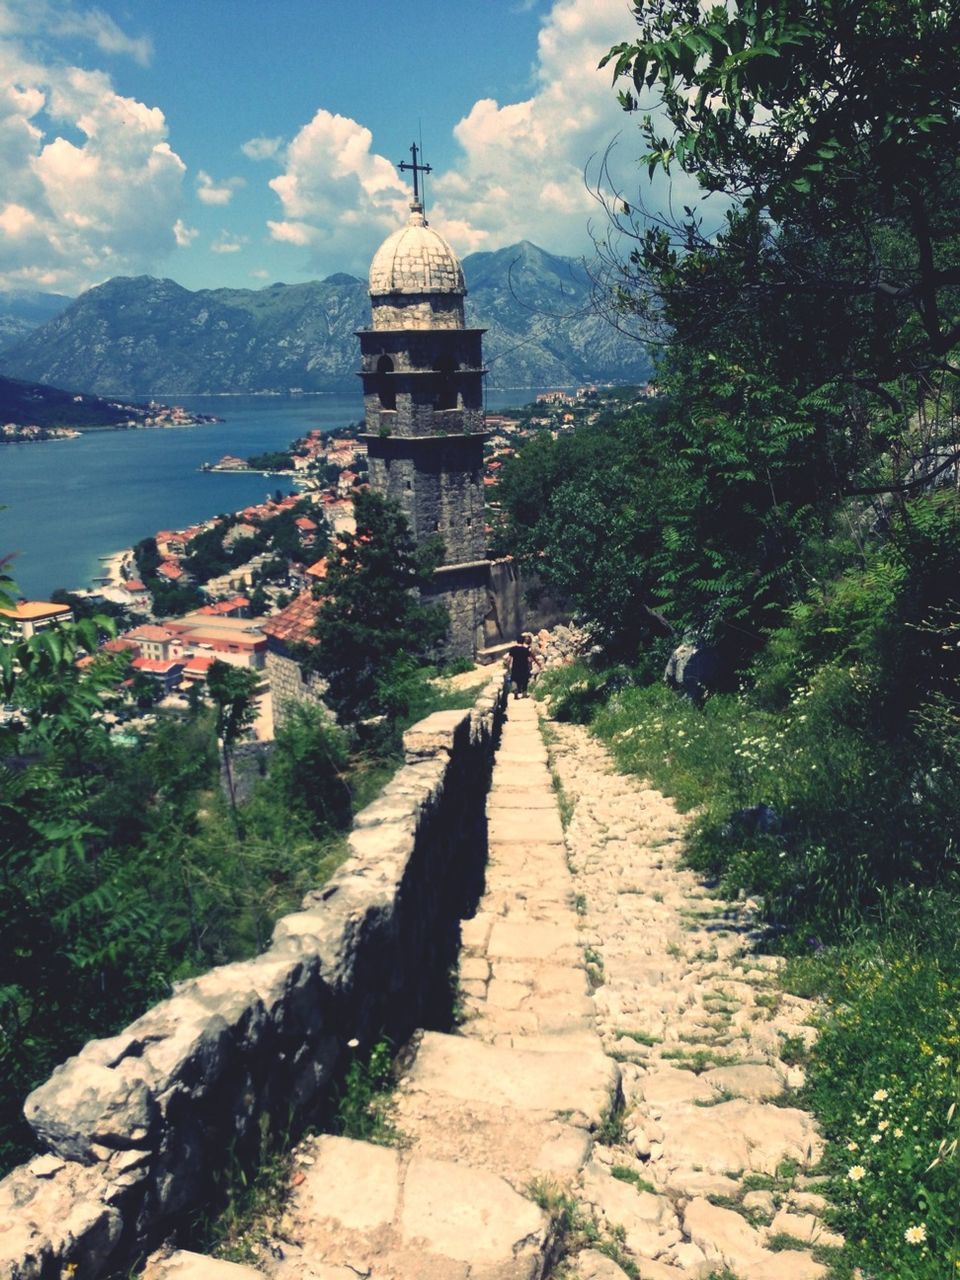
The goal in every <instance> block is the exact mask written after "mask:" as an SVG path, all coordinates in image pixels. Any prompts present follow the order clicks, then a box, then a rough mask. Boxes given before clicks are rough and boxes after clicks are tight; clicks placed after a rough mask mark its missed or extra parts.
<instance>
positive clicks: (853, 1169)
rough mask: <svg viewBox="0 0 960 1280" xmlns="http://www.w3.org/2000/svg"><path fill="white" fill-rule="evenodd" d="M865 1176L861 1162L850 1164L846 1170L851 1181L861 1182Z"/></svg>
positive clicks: (865, 1172)
mask: <svg viewBox="0 0 960 1280" xmlns="http://www.w3.org/2000/svg"><path fill="white" fill-rule="evenodd" d="M866 1176H867V1171H866V1169H865V1168H864V1167H863V1165H862V1164H854V1165H851V1166H850V1168H849V1169H848V1170H847V1177H848V1178H849V1179H850V1181H851V1182H862V1180H863V1179H864V1178H865V1177H866Z"/></svg>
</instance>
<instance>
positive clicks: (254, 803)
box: [0, 494, 482, 1176]
mask: <svg viewBox="0 0 960 1280" xmlns="http://www.w3.org/2000/svg"><path fill="white" fill-rule="evenodd" d="M357 518H358V532H357V534H356V535H344V537H343V539H342V542H341V544H340V545H339V546H338V547H337V548H335V549H334V550H333V551H332V552H331V564H330V578H329V581H330V582H331V583H334V584H337V598H335V599H333V598H331V599H329V600H328V601H327V602H326V604H325V607H324V610H323V616H322V619H321V622H322V628H323V644H322V645H321V646H318V647H317V648H318V652H319V650H321V649H322V654H321V655H320V656H319V657H318V659H317V660H316V665H317V666H318V667H320V668H321V669H322V670H323V673H324V675H325V676H326V678H327V679H328V680H329V682H330V702H331V705H332V706H334V707H335V708H336V710H337V712H338V715H339V720H340V723H339V724H334V723H333V722H332V720H331V717H330V714H329V712H327V711H326V710H325V709H324V708H321V707H318V706H298V707H294V708H292V709H290V708H288V711H289V714H288V716H287V717H286V718H285V720H284V722H283V724H282V725H280V726H279V727H278V728H277V730H276V738H275V741H274V743H273V746H272V750H270V751H269V752H266V751H263V752H261V753H259V754H258V755H257V757H256V761H255V766H254V768H252V769H251V768H249V767H248V769H247V770H246V771H241V770H238V767H237V766H236V752H237V748H238V747H239V746H240V744H242V743H244V742H245V739H246V736H247V729H248V728H249V727H250V726H251V725H252V723H253V721H254V720H255V719H256V712H255V708H254V702H253V700H254V697H255V693H256V690H257V687H258V685H259V683H260V680H261V676H260V673H257V672H255V671H249V670H245V669H243V668H240V667H235V666H228V665H227V664H225V663H214V664H213V665H212V666H211V668H210V672H209V674H208V676H207V681H206V688H205V691H204V692H201V691H200V690H199V689H196V688H194V689H192V690H191V692H190V696H189V700H188V706H186V707H182V708H179V709H170V708H168V707H164V708H157V709H156V711H155V712H154V713H152V714H151V715H150V716H149V717H146V718H143V719H141V718H140V716H139V714H138V708H137V706H136V705H135V704H136V703H137V702H138V700H139V702H140V703H141V704H142V703H144V702H146V704H147V705H151V706H152V705H153V703H155V702H156V689H155V688H154V689H153V690H152V691H148V692H147V693H144V692H143V691H142V689H141V684H142V682H141V681H138V680H137V679H136V678H134V679H133V680H131V679H130V676H131V672H130V670H129V668H128V666H127V664H128V661H129V654H127V655H123V654H120V655H110V654H108V653H106V652H104V651H103V650H101V651H99V652H96V650H97V644H98V642H99V641H102V640H103V639H105V638H106V636H107V634H108V633H109V632H110V630H111V629H112V624H111V623H110V622H109V621H108V620H107V619H105V618H102V617H93V618H91V617H85V618H84V619H83V620H82V621H79V622H77V623H74V624H70V625H63V626H61V627H59V628H56V629H49V630H46V631H41V632H39V633H38V634H36V635H34V636H33V637H31V638H30V639H26V640H23V639H20V638H19V636H18V634H17V633H16V632H15V630H14V628H13V627H12V626H11V624H10V623H9V622H7V620H6V619H4V618H2V617H0V871H2V874H0V937H2V939H3V946H2V947H0V1176H2V1174H3V1173H4V1172H6V1171H7V1170H8V1169H9V1168H10V1167H12V1166H13V1165H15V1164H17V1163H18V1162H19V1161H21V1160H24V1159H26V1158H28V1157H29V1156H30V1155H32V1154H33V1153H34V1148H33V1142H32V1135H31V1133H30V1130H29V1129H28V1127H27V1125H26V1123H25V1122H24V1120H23V1118H22V1114H21V1109H22V1104H23V1100H24V1097H25V1096H26V1094H27V1092H28V1091H29V1090H30V1089H32V1088H34V1087H35V1086H36V1085H38V1084H39V1083H40V1082H41V1081H43V1080H45V1079H46V1078H47V1076H48V1075H49V1074H50V1072H51V1071H52V1069H53V1068H54V1067H55V1066H56V1065H57V1064H58V1063H59V1062H61V1061H63V1060H64V1058H66V1057H67V1056H68V1055H69V1054H73V1053H76V1052H77V1050H78V1049H79V1048H80V1047H81V1046H82V1044H83V1043H84V1041H85V1040H87V1039H89V1038H92V1037H95V1036H104V1035H111V1034H113V1033H114V1032H116V1031H118V1030H119V1029H120V1028H121V1027H122V1026H123V1025H124V1024H125V1023H126V1022H129V1021H130V1020H132V1019H133V1018H134V1017H136V1016H138V1015H139V1014H140V1013H141V1012H143V1010H144V1009H145V1008H146V1007H148V1006H149V1005H150V1004H151V1003H154V1002H155V1001H157V1000H160V999H163V998H165V997H167V996H168V995H170V993H171V987H172V983H173V982H175V981H176V980H177V979H181V978H185V977H188V976H191V975H193V974H196V973H199V972H202V971H203V970H205V969H207V968H209V967H210V966H211V965H215V964H221V963H224V962H228V961H231V960H235V959H239V958H242V957H246V956H249V955H252V954H256V953H257V952H258V951H260V950H261V949H262V948H263V947H264V946H265V945H266V944H267V943H268V942H269V939H270V935H271V931H272V928H273V924H274V922H275V921H276V919H277V918H278V917H279V916H280V915H283V914H284V913H285V912H287V911H290V910H293V909H295V908H296V907H297V905H298V904H299V902H300V900H301V899H302V897H303V894H304V893H305V892H306V891H307V890H308V889H313V888H317V887H318V886H319V885H321V884H323V883H324V881H325V880H326V879H327V878H328V877H329V875H330V874H331V873H332V871H333V870H334V869H335V868H336V867H337V866H338V865H339V863H340V861H341V860H342V858H343V857H344V856H345V850H346V842H345V839H344V833H345V832H346V831H347V830H348V829H349V826H350V823H351V820H352V816H353V813H354V812H355V811H356V810H357V809H359V808H362V807H363V806H365V805H366V804H368V803H369V802H370V801H371V800H372V799H373V798H374V796H375V795H376V793H377V791H378V790H379V789H380V787H381V786H382V785H383V783H384V782H385V781H386V780H387V779H388V778H389V777H390V775H391V774H392V772H393V770H394V769H395V768H396V766H397V765H398V764H399V763H400V762H401V761H402V751H401V749H400V746H401V736H402V730H403V729H404V728H406V727H407V726H409V725H410V724H412V723H413V722H414V721H416V720H418V719H420V718H422V717H423V716H425V715H428V714H429V713H430V712H431V711H435V710H440V709H448V708H451V707H466V706H469V705H471V703H472V702H473V700H474V698H475V697H476V694H477V689H478V686H477V684H473V685H472V686H471V687H469V688H467V689H465V690H464V689H462V688H460V689H452V690H451V689H449V688H444V687H443V686H442V685H439V686H438V684H437V683H436V682H435V681H434V680H433V677H434V676H435V675H436V674H437V673H436V671H435V669H433V668H431V667H430V666H428V665H427V654H428V652H429V651H430V650H432V649H433V648H434V645H435V642H436V640H437V639H438V638H439V637H440V636H442V635H443V634H444V632H445V629H446V619H445V617H443V616H441V615H440V613H439V612H438V611H437V610H436V609H425V608H422V607H421V606H420V604H419V603H418V601H417V600H416V598H415V596H414V595H412V594H411V592H410V587H411V586H416V585H417V583H418V582H420V581H422V580H423V579H424V577H427V578H429V567H428V564H429V560H428V559H427V560H424V561H423V562H421V557H420V554H419V553H418V551H417V549H416V548H415V546H414V544H413V541H412V539H411V537H410V533H409V530H408V528H407V525H406V522H405V520H404V518H403V516H402V515H400V513H399V512H397V511H396V510H395V509H393V508H392V507H390V506H389V504H387V503H385V502H384V501H383V500H382V499H379V498H377V497H376V496H375V495H371V494H364V495H363V496H362V499H361V500H358V510H357ZM4 569H5V562H4V561H2V560H0V610H4V609H9V608H10V607H11V606H12V604H13V601H14V587H13V584H12V583H11V582H10V580H9V578H8V577H7V576H6V575H5V572H4ZM374 617H375V630H374V631H373V632H371V631H370V626H371V625H372V623H371V620H372V618H374ZM83 654H88V655H89V654H95V657H94V659H93V661H92V662H86V663H84V662H81V663H80V664H79V665H78V664H77V659H78V657H81V655H83ZM481 683H482V678H481ZM140 709H141V710H142V706H141V708H140ZM361 716H362V717H365V718H366V719H365V720H364V721H361V722H359V723H358V720H359V718H360V717H361ZM118 717H119V718H121V719H122V720H124V721H125V720H127V719H129V718H130V717H134V719H135V723H134V724H129V725H128V724H124V725H123V730H124V731H123V732H120V733H117V732H115V729H116V727H117V719H118ZM239 772H244V775H245V777H246V781H247V785H245V786H243V787H241V786H240V785H238V773H239ZM261 774H262V776H260V775H261ZM243 793H249V794H247V795H246V796H244V794H243Z"/></svg>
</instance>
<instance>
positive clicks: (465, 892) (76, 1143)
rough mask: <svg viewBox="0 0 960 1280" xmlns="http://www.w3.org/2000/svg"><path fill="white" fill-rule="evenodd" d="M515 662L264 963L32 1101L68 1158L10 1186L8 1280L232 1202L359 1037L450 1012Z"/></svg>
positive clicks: (102, 1044) (361, 825) (369, 818)
mask: <svg viewBox="0 0 960 1280" xmlns="http://www.w3.org/2000/svg"><path fill="white" fill-rule="evenodd" d="M503 707H504V703H503V695H502V686H501V680H500V676H499V672H498V673H497V675H496V677H495V678H494V679H493V680H492V681H491V682H490V684H489V685H488V686H487V688H486V690H485V691H484V693H483V694H482V695H481V697H480V699H479V700H478V702H477V704H476V705H475V707H474V708H473V710H472V711H467V712H462V711H447V712H438V713H436V714H435V715H432V716H429V717H428V718H427V719H426V720H423V721H421V722H420V723H419V724H418V725H415V726H414V727H413V728H412V729H411V730H409V732H408V733H407V734H406V735H405V737H404V746H405V749H406V764H405V766H404V767H403V768H402V769H401V770H400V771H399V772H398V773H397V775H396V776H395V777H394V779H393V781H392V782H390V783H389V784H388V786H387V787H386V788H385V790H384V792H383V794H382V795H381V797H380V798H379V799H378V800H376V801H375V802H374V803H373V804H372V805H370V806H369V807H368V808H367V809H364V810H363V811H362V813H360V814H358V815H357V818H356V820H355V822H354V828H353V830H352V832H351V834H350V837H349V843H350V849H351V854H350V857H349V859H348V860H347V862H345V863H344V865H343V866H342V867H341V868H340V870H339V871H338V872H337V873H336V875H335V876H334V877H333V878H332V879H331V880H330V881H329V882H328V883H327V884H326V885H324V886H323V887H322V888H320V889H318V890H316V891H315V892H313V893H309V894H308V895H307V896H306V898H305V899H304V901H303V904H302V909H301V910H300V911H298V912H296V913H294V914H293V915H289V916H285V917H284V918H283V919H281V920H280V921H279V922H278V923H277V926H276V929H275V931H274V936H273V942H272V944H271V946H270V948H269V950H267V951H266V952H265V953H263V954H262V955H260V956H258V957H256V958H255V959H253V960H249V961H245V962H242V963H238V964H232V965H224V966H222V967H220V968H217V969H213V970H212V971H211V972H209V973H207V974H205V975H204V976H202V977H200V978H197V979H194V980H192V981H189V982H186V983H182V984H179V985H178V987H177V989H176V992H175V994H174V995H173V996H172V997H171V998H170V999H169V1000H166V1001H164V1002H163V1003H162V1004H159V1005H157V1006H156V1007H154V1008H153V1009H151V1010H150V1011H149V1012H148V1013H146V1014H145V1015H144V1016H143V1017H142V1018H139V1019H138V1020H137V1021H136V1022H134V1023H132V1024H131V1025H130V1026H129V1027H127V1028H125V1030H123V1031H122V1032H120V1034H119V1035H116V1036H113V1037H111V1038H109V1039H106V1040H94V1041H91V1042H90V1043H88V1044H87V1045H85V1046H84V1048H83V1049H82V1050H81V1051H80V1053H79V1054H78V1055H77V1056H76V1057H75V1058H71V1059H69V1061H67V1062H66V1063H64V1065H63V1066H61V1067H58V1068H57V1070H56V1071H55V1072H54V1073H53V1075H52V1076H51V1077H50V1079H49V1080H48V1081H47V1082H46V1083H45V1084H43V1085H41V1086H40V1087H39V1088H38V1089H36V1090H35V1091H34V1092H33V1093H32V1094H31V1095H30V1097H29V1098H28V1099H27V1103H26V1106H25V1114H26V1116H27V1118H28V1120H29V1122H30V1124H31V1125H32V1126H33V1128H34V1130H35V1132H36V1133H37V1135H38V1136H39V1138H40V1139H41V1141H42V1142H43V1144H44V1145H45V1146H46V1147H47V1149H48V1152H49V1154H46V1155H41V1156H38V1157H36V1158H35V1159H33V1160H32V1161H30V1162H29V1163H28V1164H26V1165H23V1166H21V1167H20V1168H19V1169H17V1170H15V1171H14V1172H13V1173H12V1174H10V1175H9V1176H8V1177H7V1178H6V1179H4V1180H3V1182H0V1276H3V1277H4V1280H58V1278H59V1277H74V1278H75V1280H94V1278H95V1277H99V1276H105V1275H109V1274H112V1273H114V1272H118V1271H119V1270H120V1269H121V1268H124V1267H126V1266H128V1265H129V1264H131V1263H132V1262H135V1261H136V1259H137V1258H138V1257H140V1256H142V1255H143V1254H144V1252H145V1251H147V1250H149V1249H150V1248H152V1247H153V1246H155V1245H156V1244H157V1243H158V1242H159V1241H161V1240H162V1239H164V1238H166V1237H167V1236H169V1235H170V1234H171V1232H174V1231H176V1229H177V1228H178V1226H181V1225H182V1224H183V1223H185V1222H186V1221H188V1220H189V1219H190V1217H191V1216H193V1215H196V1214H197V1213H198V1211H203V1210H204V1209H205V1208H208V1207H209V1206H211V1205H213V1204H215V1201H216V1186H217V1179H218V1178H222V1176H223V1174H224V1173H225V1171H226V1170H227V1168H228V1166H229V1165H230V1164H231V1163H237V1164H239V1165H241V1166H243V1165H252V1163H253V1162H254V1161H255V1159H256V1155H257V1152H258V1149H259V1146H260V1143H261V1138H262V1135H263V1133H264V1132H267V1131H270V1132H274V1133H285V1132H289V1133H290V1134H291V1135H296V1134H297V1133H298V1132H299V1131H300V1130H301V1129H302V1128H303V1127H304V1125H305V1124H306V1123H308V1122H309V1121H311V1120H312V1119H315V1118H316V1117H317V1116H322V1114H323V1111H324V1107H325V1105H327V1104H328V1102H329V1097H330V1090H331V1085H332V1083H333V1082H334V1081H335V1080H336V1079H337V1077H338V1075H339V1073H340V1072H341V1071H342V1070H343V1067H344V1065H345V1062H346V1061H347V1059H348V1058H349V1055H350V1053H351V1052H352V1050H351V1049H350V1048H349V1047H348V1042H349V1041H351V1040H354V1039H355V1040H358V1041H359V1049H358V1050H357V1051H358V1052H361V1053H362V1052H363V1051H364V1050H365V1049H366V1048H367V1047H369V1046H370V1045H371V1044H372V1043H373V1042H374V1041H375V1040H376V1039H377V1038H378V1037H379V1036H380V1035H381V1034H384V1033H385V1034H386V1035H388V1036H389V1037H390V1038H391V1039H392V1040H393V1042H394V1043H396V1044H400V1043H402V1042H403V1041H404V1040H405V1039H406V1038H407V1037H409V1035H410V1034H411V1032H412V1031H413V1030H414V1029H415V1028H417V1027H442V1026H444V1025H445V1021H446V1019H447V1018H448V1016H449V1004H450V992H449V988H448V981H447V974H448V970H449V966H450V965H451V964H452V963H453V961H454V960H455V957H456V954H457V949H458V943H459V921H460V919H461V918H462V917H464V916H467V915H469V914H470V913H471V912H472V911H473V909H474V907H475V904H476V901H477V899H478V897H479V893H480V890H481V887H482V881H483V873H484V872H483V869H484V864H485V860H486V822H485V817H484V797H485V794H486V790H487V787H488V785H489V777H490V771H491V768H492V762H493V752H494V747H495V743H496V740H497V737H498V735H499V730H500V724H501V722H502V716H503Z"/></svg>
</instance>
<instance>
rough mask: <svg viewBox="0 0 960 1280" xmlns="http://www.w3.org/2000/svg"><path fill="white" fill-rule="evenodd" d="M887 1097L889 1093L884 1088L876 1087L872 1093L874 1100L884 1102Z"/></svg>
mask: <svg viewBox="0 0 960 1280" xmlns="http://www.w3.org/2000/svg"><path fill="white" fill-rule="evenodd" d="M889 1097H890V1095H889V1093H887V1091H886V1089H878V1090H877V1092H876V1093H875V1094H874V1095H873V1100H874V1102H886V1100H887V1099H888V1098H889Z"/></svg>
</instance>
